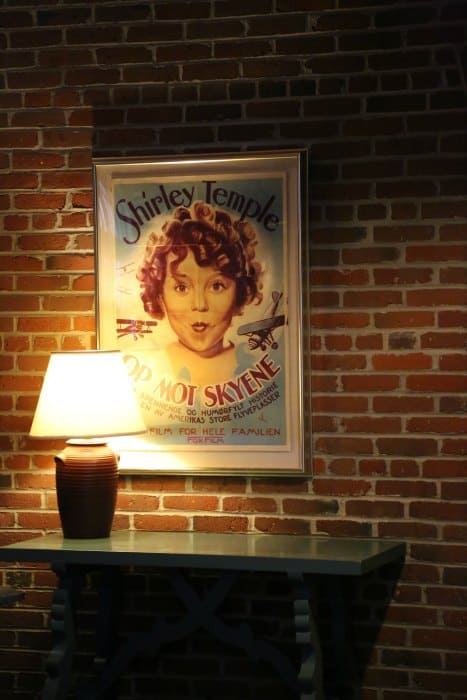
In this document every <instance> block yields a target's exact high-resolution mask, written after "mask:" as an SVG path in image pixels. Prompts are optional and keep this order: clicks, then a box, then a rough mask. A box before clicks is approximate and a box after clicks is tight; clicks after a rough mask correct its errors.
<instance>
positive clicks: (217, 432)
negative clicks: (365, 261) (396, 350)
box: [93, 150, 307, 475]
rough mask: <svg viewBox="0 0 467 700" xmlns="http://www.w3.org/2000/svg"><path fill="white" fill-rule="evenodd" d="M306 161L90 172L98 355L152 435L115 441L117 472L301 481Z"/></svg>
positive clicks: (260, 157) (121, 166) (298, 156)
mask: <svg viewBox="0 0 467 700" xmlns="http://www.w3.org/2000/svg"><path fill="white" fill-rule="evenodd" d="M304 159H305V152H304V151H303V150H284V151H274V152H249V153H233V154H222V155H202V156H187V155H185V156H174V157H162V158H156V157H154V158H138V159H134V158H119V159H96V160H95V161H94V164H93V168H94V186H95V209H96V252H97V325H98V344H99V347H101V348H105V349H119V350H120V351H121V352H122V354H123V357H124V359H125V363H126V366H127V369H128V373H129V375H130V377H131V380H132V382H133V386H134V389H135V392H136V394H137V396H138V398H139V402H140V405H141V408H142V411H143V415H144V418H145V420H146V424H147V433H146V434H144V435H142V436H136V437H125V438H121V439H118V440H117V441H113V444H114V446H115V447H116V449H117V450H118V452H119V454H120V470H121V471H122V472H124V473H138V474H141V473H155V472H159V473H178V472H189V473H197V474H200V473H201V474H222V473H224V474H229V475H231V474H258V475H263V474H264V475H267V474H283V475H294V474H295V475H300V474H303V473H304V472H305V471H307V466H306V464H305V459H306V454H305V452H306V450H305V438H304V433H305V431H304V387H303V354H304V353H303V342H304V341H303V334H302V318H303V313H304V311H303V308H302V307H303V296H304V292H303V288H302V238H303V237H304V233H303V231H302V228H303V225H304V224H303V222H304V212H305V172H306V169H305V164H304ZM115 400H116V401H118V397H117V396H116V397H115Z"/></svg>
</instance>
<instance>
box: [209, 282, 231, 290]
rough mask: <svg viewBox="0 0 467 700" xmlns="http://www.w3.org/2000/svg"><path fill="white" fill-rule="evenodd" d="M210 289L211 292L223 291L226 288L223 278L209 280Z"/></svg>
mask: <svg viewBox="0 0 467 700" xmlns="http://www.w3.org/2000/svg"><path fill="white" fill-rule="evenodd" d="M211 289H212V291H213V292H223V291H224V289H227V285H226V284H225V282H224V281H223V280H214V281H213V282H211Z"/></svg>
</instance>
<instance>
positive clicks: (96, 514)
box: [55, 439, 118, 539]
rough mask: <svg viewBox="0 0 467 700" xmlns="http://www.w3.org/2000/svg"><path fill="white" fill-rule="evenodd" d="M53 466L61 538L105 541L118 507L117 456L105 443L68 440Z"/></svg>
mask: <svg viewBox="0 0 467 700" xmlns="http://www.w3.org/2000/svg"><path fill="white" fill-rule="evenodd" d="M55 464H56V467H57V468H56V487H57V500H58V510H59V513H60V519H61V523H62V529H63V535H64V536H65V537H70V538H73V539H78V538H83V539H84V538H98V537H108V536H109V535H110V531H111V529H112V522H113V517H114V513H115V506H116V503H117V487H118V457H117V455H116V454H115V453H114V452H113V451H112V450H111V449H110V447H108V445H107V443H106V442H105V441H104V440H99V439H97V440H68V441H67V446H66V448H65V449H64V450H63V452H62V453H61V454H59V455H58V456H57V457H55Z"/></svg>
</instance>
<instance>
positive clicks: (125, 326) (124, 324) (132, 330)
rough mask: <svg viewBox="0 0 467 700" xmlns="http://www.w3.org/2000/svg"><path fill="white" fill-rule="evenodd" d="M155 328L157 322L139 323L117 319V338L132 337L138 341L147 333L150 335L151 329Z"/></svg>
mask: <svg viewBox="0 0 467 700" xmlns="http://www.w3.org/2000/svg"><path fill="white" fill-rule="evenodd" d="M152 326H157V321H139V320H136V319H130V318H117V337H118V338H123V337H124V336H125V335H131V336H133V340H138V338H142V337H143V336H145V335H147V334H148V333H152V330H151V327H152Z"/></svg>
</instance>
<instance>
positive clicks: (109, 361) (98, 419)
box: [30, 350, 146, 439]
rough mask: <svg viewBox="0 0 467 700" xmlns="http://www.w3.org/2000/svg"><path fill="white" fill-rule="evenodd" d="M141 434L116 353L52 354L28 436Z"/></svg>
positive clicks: (138, 415)
mask: <svg viewBox="0 0 467 700" xmlns="http://www.w3.org/2000/svg"><path fill="white" fill-rule="evenodd" d="M145 430H146V426H145V423H144V421H143V417H142V415H141V411H140V408H139V405H138V402H137V400H136V396H135V393H134V391H133V387H132V386H131V383H130V379H129V377H128V372H127V370H126V368H125V364H124V362H123V358H122V355H121V354H120V352H119V351H117V350H95V351H93V350H91V351H82V352H58V353H52V354H51V356H50V360H49V365H48V367H47V372H46V374H45V377H44V383H43V385H42V390H41V393H40V396H39V402H38V404H37V408H36V413H35V415H34V420H33V422H32V426H31V431H30V435H31V437H38V438H41V437H44V438H45V437H48V438H66V439H68V438H84V437H112V436H115V435H134V434H136V433H143V432H145Z"/></svg>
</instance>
